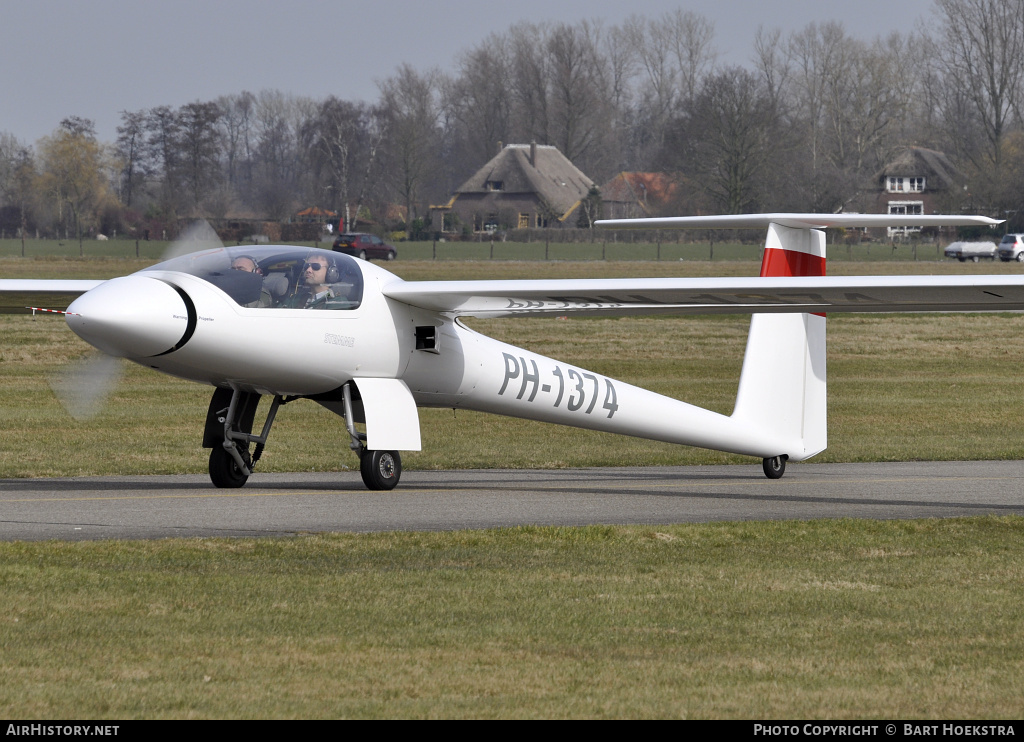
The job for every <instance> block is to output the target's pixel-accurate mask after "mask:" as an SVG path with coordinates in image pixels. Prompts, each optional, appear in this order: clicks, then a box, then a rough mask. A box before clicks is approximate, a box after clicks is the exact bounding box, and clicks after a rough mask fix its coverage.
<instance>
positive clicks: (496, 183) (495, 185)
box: [485, 180, 505, 191]
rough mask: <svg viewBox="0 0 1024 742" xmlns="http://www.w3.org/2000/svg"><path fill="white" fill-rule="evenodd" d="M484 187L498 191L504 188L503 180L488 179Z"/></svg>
mask: <svg viewBox="0 0 1024 742" xmlns="http://www.w3.org/2000/svg"><path fill="white" fill-rule="evenodd" d="M485 187H486V188H487V190H489V191H500V190H503V189H504V187H505V181H503V180H489V181H487V183H486V184H485Z"/></svg>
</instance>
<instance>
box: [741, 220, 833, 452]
mask: <svg viewBox="0 0 1024 742" xmlns="http://www.w3.org/2000/svg"><path fill="white" fill-rule="evenodd" d="M824 275H825V233H824V232H823V231H822V230H819V229H792V228H789V227H783V226H781V225H780V224H775V223H772V224H770V225H769V227H768V236H767V239H766V241H765V250H764V257H763V258H762V261H761V276H763V277H781V276H824ZM825 381H826V378H825V315H824V314H755V315H753V317H751V320H750V335H749V337H748V338H747V350H746V353H745V355H744V358H743V370H742V372H741V373H740V384H739V392H738V393H737V396H736V407H735V409H734V411H733V414H732V417H733V419H735V420H737V421H738V422H741V423H743V424H744V425H750V426H754V427H755V428H756V429H758V430H763V431H765V432H767V433H770V435H771V437H772V438H773V439H777V440H778V441H779V446H780V448H779V451H778V453H777V454H776V455H786V456H788V457H789V458H790V459H791V460H793V461H802V460H803V459H807V458H810V457H811V456H813V455H815V454H816V453H820V452H821V451H823V450H824V449H825V447H826V445H827V442H828V432H827V424H826V423H827V404H826V383H825Z"/></svg>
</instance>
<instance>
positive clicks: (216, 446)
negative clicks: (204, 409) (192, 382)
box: [203, 389, 285, 488]
mask: <svg viewBox="0 0 1024 742" xmlns="http://www.w3.org/2000/svg"><path fill="white" fill-rule="evenodd" d="M229 396H230V400H231V401H230V402H229V403H228V405H227V407H222V405H223V404H224V402H225V401H226V400H227V398H228V397H229ZM259 402H260V395H259V394H254V393H251V392H240V391H238V390H230V389H218V390H217V391H215V392H214V393H213V399H212V400H210V409H209V412H208V413H207V416H206V431H205V433H204V434H203V446H204V447H206V448H209V449H210V481H211V482H213V485H214V486H215V487H223V488H236V487H242V486H243V485H244V484H245V483H246V481H247V480H248V479H249V475H250V474H252V472H253V469H255V468H256V462H257V461H259V460H260V456H261V455H262V454H263V447H264V446H265V445H266V443H267V436H268V435H270V428H271V426H273V424H274V418H275V417H276V416H277V410H278V408H279V407H280V406H281V405H282V404H284V403H285V399H284V398H283V397H274V401H273V403H272V404H271V405H270V411H269V412H268V413H267V419H266V422H264V423H263V431H262V432H261V433H260V434H259V435H253V433H252V422H253V417H254V416H255V415H256V407H257V405H259ZM252 443H255V444H256V448H255V450H254V451H253V452H252V453H251V454H250V452H249V445H250V444H252Z"/></svg>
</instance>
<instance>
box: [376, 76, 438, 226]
mask: <svg viewBox="0 0 1024 742" xmlns="http://www.w3.org/2000/svg"><path fill="white" fill-rule="evenodd" d="M436 80H437V73H436V72H433V71H432V72H428V73H426V74H420V73H418V72H416V70H414V69H413V68H412V67H411V66H409V65H408V64H403V65H401V66H400V67H399V68H398V71H397V72H396V73H395V74H394V75H393V76H392V77H389V78H388V79H387V80H385V81H384V82H382V83H380V92H381V102H380V110H381V120H382V122H383V129H384V137H383V141H382V150H383V154H384V155H385V159H386V170H385V172H386V173H387V174H388V176H389V180H390V182H391V184H392V187H393V188H394V190H395V192H396V193H397V195H398V197H399V198H400V199H401V201H402V203H403V204H404V205H405V209H406V214H407V217H406V218H407V220H409V222H411V221H412V220H413V219H414V218H416V215H417V207H418V203H419V198H420V195H421V192H422V191H423V189H424V187H425V185H426V183H427V179H428V177H429V175H430V172H431V171H432V169H433V168H434V166H435V164H436V162H437V152H438V143H439V131H438V116H439V115H440V110H439V104H438V97H437V85H436Z"/></svg>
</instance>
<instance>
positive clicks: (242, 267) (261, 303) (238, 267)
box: [231, 255, 274, 307]
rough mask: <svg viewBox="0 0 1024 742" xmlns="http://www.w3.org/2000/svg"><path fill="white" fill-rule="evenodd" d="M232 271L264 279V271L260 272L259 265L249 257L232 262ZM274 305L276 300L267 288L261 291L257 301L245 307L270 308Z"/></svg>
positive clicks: (242, 256)
mask: <svg viewBox="0 0 1024 742" xmlns="http://www.w3.org/2000/svg"><path fill="white" fill-rule="evenodd" d="M231 270H233V271H243V272H245V273H255V274H256V275H258V276H260V277H262V276H263V271H262V270H260V266H259V263H257V262H256V259H255V258H253V257H251V256H249V255H239V256H238V257H237V258H235V259H234V260H232V261H231ZM273 303H274V298H273V296H272V295H271V293H270V291H269V290H268V289H267V287H266V286H264V287H262V288H261V289H260V296H259V298H258V299H256V300H255V301H252V302H249V303H248V304H246V305H245V306H247V307H269V306H272V305H273Z"/></svg>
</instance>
